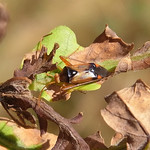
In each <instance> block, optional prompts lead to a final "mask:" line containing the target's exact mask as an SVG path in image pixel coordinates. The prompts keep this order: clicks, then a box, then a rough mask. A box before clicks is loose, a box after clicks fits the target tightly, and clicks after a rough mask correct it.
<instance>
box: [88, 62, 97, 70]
mask: <svg viewBox="0 0 150 150" xmlns="http://www.w3.org/2000/svg"><path fill="white" fill-rule="evenodd" d="M95 68H96V65H95V64H94V63H90V67H89V71H91V72H94V71H95Z"/></svg>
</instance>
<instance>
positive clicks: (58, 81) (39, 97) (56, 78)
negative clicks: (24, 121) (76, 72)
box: [37, 73, 60, 106]
mask: <svg viewBox="0 0 150 150" xmlns="http://www.w3.org/2000/svg"><path fill="white" fill-rule="evenodd" d="M54 83H60V79H59V74H58V73H56V74H55V76H54V81H52V82H49V83H47V84H46V85H45V86H44V87H43V88H42V90H41V91H40V94H39V96H38V101H37V106H40V101H41V95H42V93H43V91H44V90H45V88H46V87H48V86H49V85H51V84H54Z"/></svg>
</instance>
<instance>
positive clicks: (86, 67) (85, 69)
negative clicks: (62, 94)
mask: <svg viewBox="0 0 150 150" xmlns="http://www.w3.org/2000/svg"><path fill="white" fill-rule="evenodd" d="M60 59H61V60H62V61H63V62H64V63H65V64H66V66H65V67H64V68H63V69H62V71H61V73H60V74H59V80H58V81H60V82H64V83H66V87H65V86H64V87H63V88H62V90H68V89H71V88H74V87H77V86H80V85H85V84H88V83H92V82H97V81H100V80H101V79H102V78H104V77H107V76H108V75H109V74H110V72H108V70H107V69H105V68H104V67H102V66H100V65H98V64H95V63H82V64H77V65H72V64H71V63H70V62H69V61H67V60H66V59H65V57H63V56H60Z"/></svg>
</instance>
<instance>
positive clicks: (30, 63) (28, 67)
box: [14, 44, 59, 80]
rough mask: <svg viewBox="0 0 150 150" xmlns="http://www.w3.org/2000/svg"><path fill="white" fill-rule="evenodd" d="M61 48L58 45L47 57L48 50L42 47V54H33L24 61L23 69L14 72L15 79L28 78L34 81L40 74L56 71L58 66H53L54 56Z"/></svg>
mask: <svg viewBox="0 0 150 150" xmlns="http://www.w3.org/2000/svg"><path fill="white" fill-rule="evenodd" d="M58 48H59V45H58V44H55V45H54V48H53V50H52V51H51V53H50V54H49V55H47V49H46V48H45V47H42V49H41V51H40V53H39V54H38V51H37V52H36V53H35V54H33V53H32V54H33V55H32V54H31V56H32V57H31V56H30V55H29V56H28V57H26V59H25V60H24V63H23V67H22V69H19V70H15V71H14V77H28V78H29V79H31V80H33V79H34V76H35V75H36V74H39V73H43V72H47V71H51V70H54V69H56V64H52V59H53V56H54V54H55V52H56V50H57V49H58Z"/></svg>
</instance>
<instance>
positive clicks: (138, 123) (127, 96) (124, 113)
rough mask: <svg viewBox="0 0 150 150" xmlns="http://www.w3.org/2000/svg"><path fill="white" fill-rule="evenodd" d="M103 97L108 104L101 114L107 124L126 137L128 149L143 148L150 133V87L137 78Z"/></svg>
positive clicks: (136, 149)
mask: <svg viewBox="0 0 150 150" xmlns="http://www.w3.org/2000/svg"><path fill="white" fill-rule="evenodd" d="M105 99H106V101H107V103H108V105H107V107H106V108H105V109H104V110H102V111H101V114H102V116H103V118H104V120H105V121H106V122H107V124H108V125H109V126H110V127H112V128H113V129H114V130H115V131H117V132H119V133H121V134H122V135H123V136H124V137H127V143H128V149H131V150H138V149H143V148H144V147H145V146H146V145H147V143H148V141H149V133H150V127H149V124H150V111H149V110H150V101H149V99H150V88H149V87H148V86H147V85H145V83H143V82H142V81H141V80H137V81H136V83H135V84H134V85H133V86H131V87H128V88H124V89H123V90H120V91H117V92H114V93H112V94H111V95H110V96H108V97H106V98H105Z"/></svg>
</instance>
